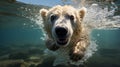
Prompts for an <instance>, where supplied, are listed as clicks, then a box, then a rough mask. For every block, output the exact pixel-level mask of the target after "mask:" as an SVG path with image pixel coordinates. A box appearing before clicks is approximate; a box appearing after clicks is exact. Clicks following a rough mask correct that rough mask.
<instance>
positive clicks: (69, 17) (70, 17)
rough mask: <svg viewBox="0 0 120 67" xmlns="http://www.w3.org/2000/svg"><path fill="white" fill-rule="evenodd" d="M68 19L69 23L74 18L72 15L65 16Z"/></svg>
mask: <svg viewBox="0 0 120 67" xmlns="http://www.w3.org/2000/svg"><path fill="white" fill-rule="evenodd" d="M66 17H67V18H68V19H70V20H71V21H74V16H73V15H67V16H66Z"/></svg>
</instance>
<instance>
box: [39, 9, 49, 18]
mask: <svg viewBox="0 0 120 67" xmlns="http://www.w3.org/2000/svg"><path fill="white" fill-rule="evenodd" d="M47 13H48V10H47V9H44V8H43V9H41V10H40V15H41V17H42V18H43V19H45V17H46V16H47Z"/></svg>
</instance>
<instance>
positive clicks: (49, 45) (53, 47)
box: [46, 39, 60, 51]
mask: <svg viewBox="0 0 120 67" xmlns="http://www.w3.org/2000/svg"><path fill="white" fill-rule="evenodd" d="M46 46H47V48H48V49H49V50H52V51H56V50H57V49H59V48H60V47H59V46H57V45H56V44H55V42H53V41H52V40H50V39H49V40H47V41H46Z"/></svg>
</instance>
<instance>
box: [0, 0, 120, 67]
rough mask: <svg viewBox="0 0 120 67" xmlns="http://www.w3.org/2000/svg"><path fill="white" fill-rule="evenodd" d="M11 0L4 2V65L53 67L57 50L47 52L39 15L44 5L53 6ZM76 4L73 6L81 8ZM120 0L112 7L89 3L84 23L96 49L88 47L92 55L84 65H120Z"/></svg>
mask: <svg viewBox="0 0 120 67" xmlns="http://www.w3.org/2000/svg"><path fill="white" fill-rule="evenodd" d="M11 1H12V0H11ZM11 1H7V0H1V1H0V67H53V64H54V63H55V62H54V60H55V57H56V56H55V55H54V52H51V53H50V52H49V53H48V51H46V47H45V45H44V40H45V33H44V31H43V29H42V27H43V25H42V20H41V16H40V14H39V10H40V9H41V8H43V7H44V8H49V7H47V6H42V5H30V4H24V3H21V2H11ZM75 3H77V4H78V3H79V2H75ZM75 3H72V4H71V5H73V6H75V7H76V8H81V5H79V4H78V5H76V4H75ZM119 3H120V2H119V1H117V2H115V3H113V2H112V3H111V5H110V6H105V5H102V6H101V4H99V3H97V2H95V3H94V4H90V5H89V4H86V5H85V6H86V8H87V15H86V17H85V18H84V24H85V25H86V27H88V28H89V30H90V32H91V33H90V36H91V44H92V46H91V47H92V49H95V50H93V51H90V50H91V49H90V50H88V54H89V55H88V57H87V58H85V59H87V60H86V61H85V64H84V65H83V66H86V67H120V49H119V47H120V35H119V34H120V13H119V11H120V10H118V9H119V7H120V6H119ZM64 4H67V2H65V3H64ZM116 4H117V5H116ZM117 10H118V12H116V11H117ZM92 42H94V43H92ZM94 51H95V52H94ZM93 52H94V53H93ZM57 64H59V62H56V63H55V65H57ZM83 66H82V65H81V66H80V67H83ZM55 67H75V65H57V66H55Z"/></svg>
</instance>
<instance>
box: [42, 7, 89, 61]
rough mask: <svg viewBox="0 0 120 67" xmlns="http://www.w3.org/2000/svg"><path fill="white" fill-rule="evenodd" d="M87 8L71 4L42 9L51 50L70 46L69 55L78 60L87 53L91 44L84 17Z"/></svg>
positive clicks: (48, 45)
mask: <svg viewBox="0 0 120 67" xmlns="http://www.w3.org/2000/svg"><path fill="white" fill-rule="evenodd" d="M85 13H86V8H85V7H83V8H81V9H75V8H74V7H72V6H70V5H64V6H60V5H57V6H54V7H53V8H50V9H44V8H43V9H41V10H40V14H41V17H42V19H43V25H44V30H45V31H46V34H47V35H48V39H47V40H46V46H47V48H48V49H49V50H52V51H56V50H58V49H59V48H64V47H69V57H70V59H71V60H72V61H78V60H80V59H82V58H83V57H84V55H85V51H86V48H87V47H88V45H89V36H88V32H87V30H86V27H85V26H84V24H83V22H82V21H83V19H84V16H85Z"/></svg>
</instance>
